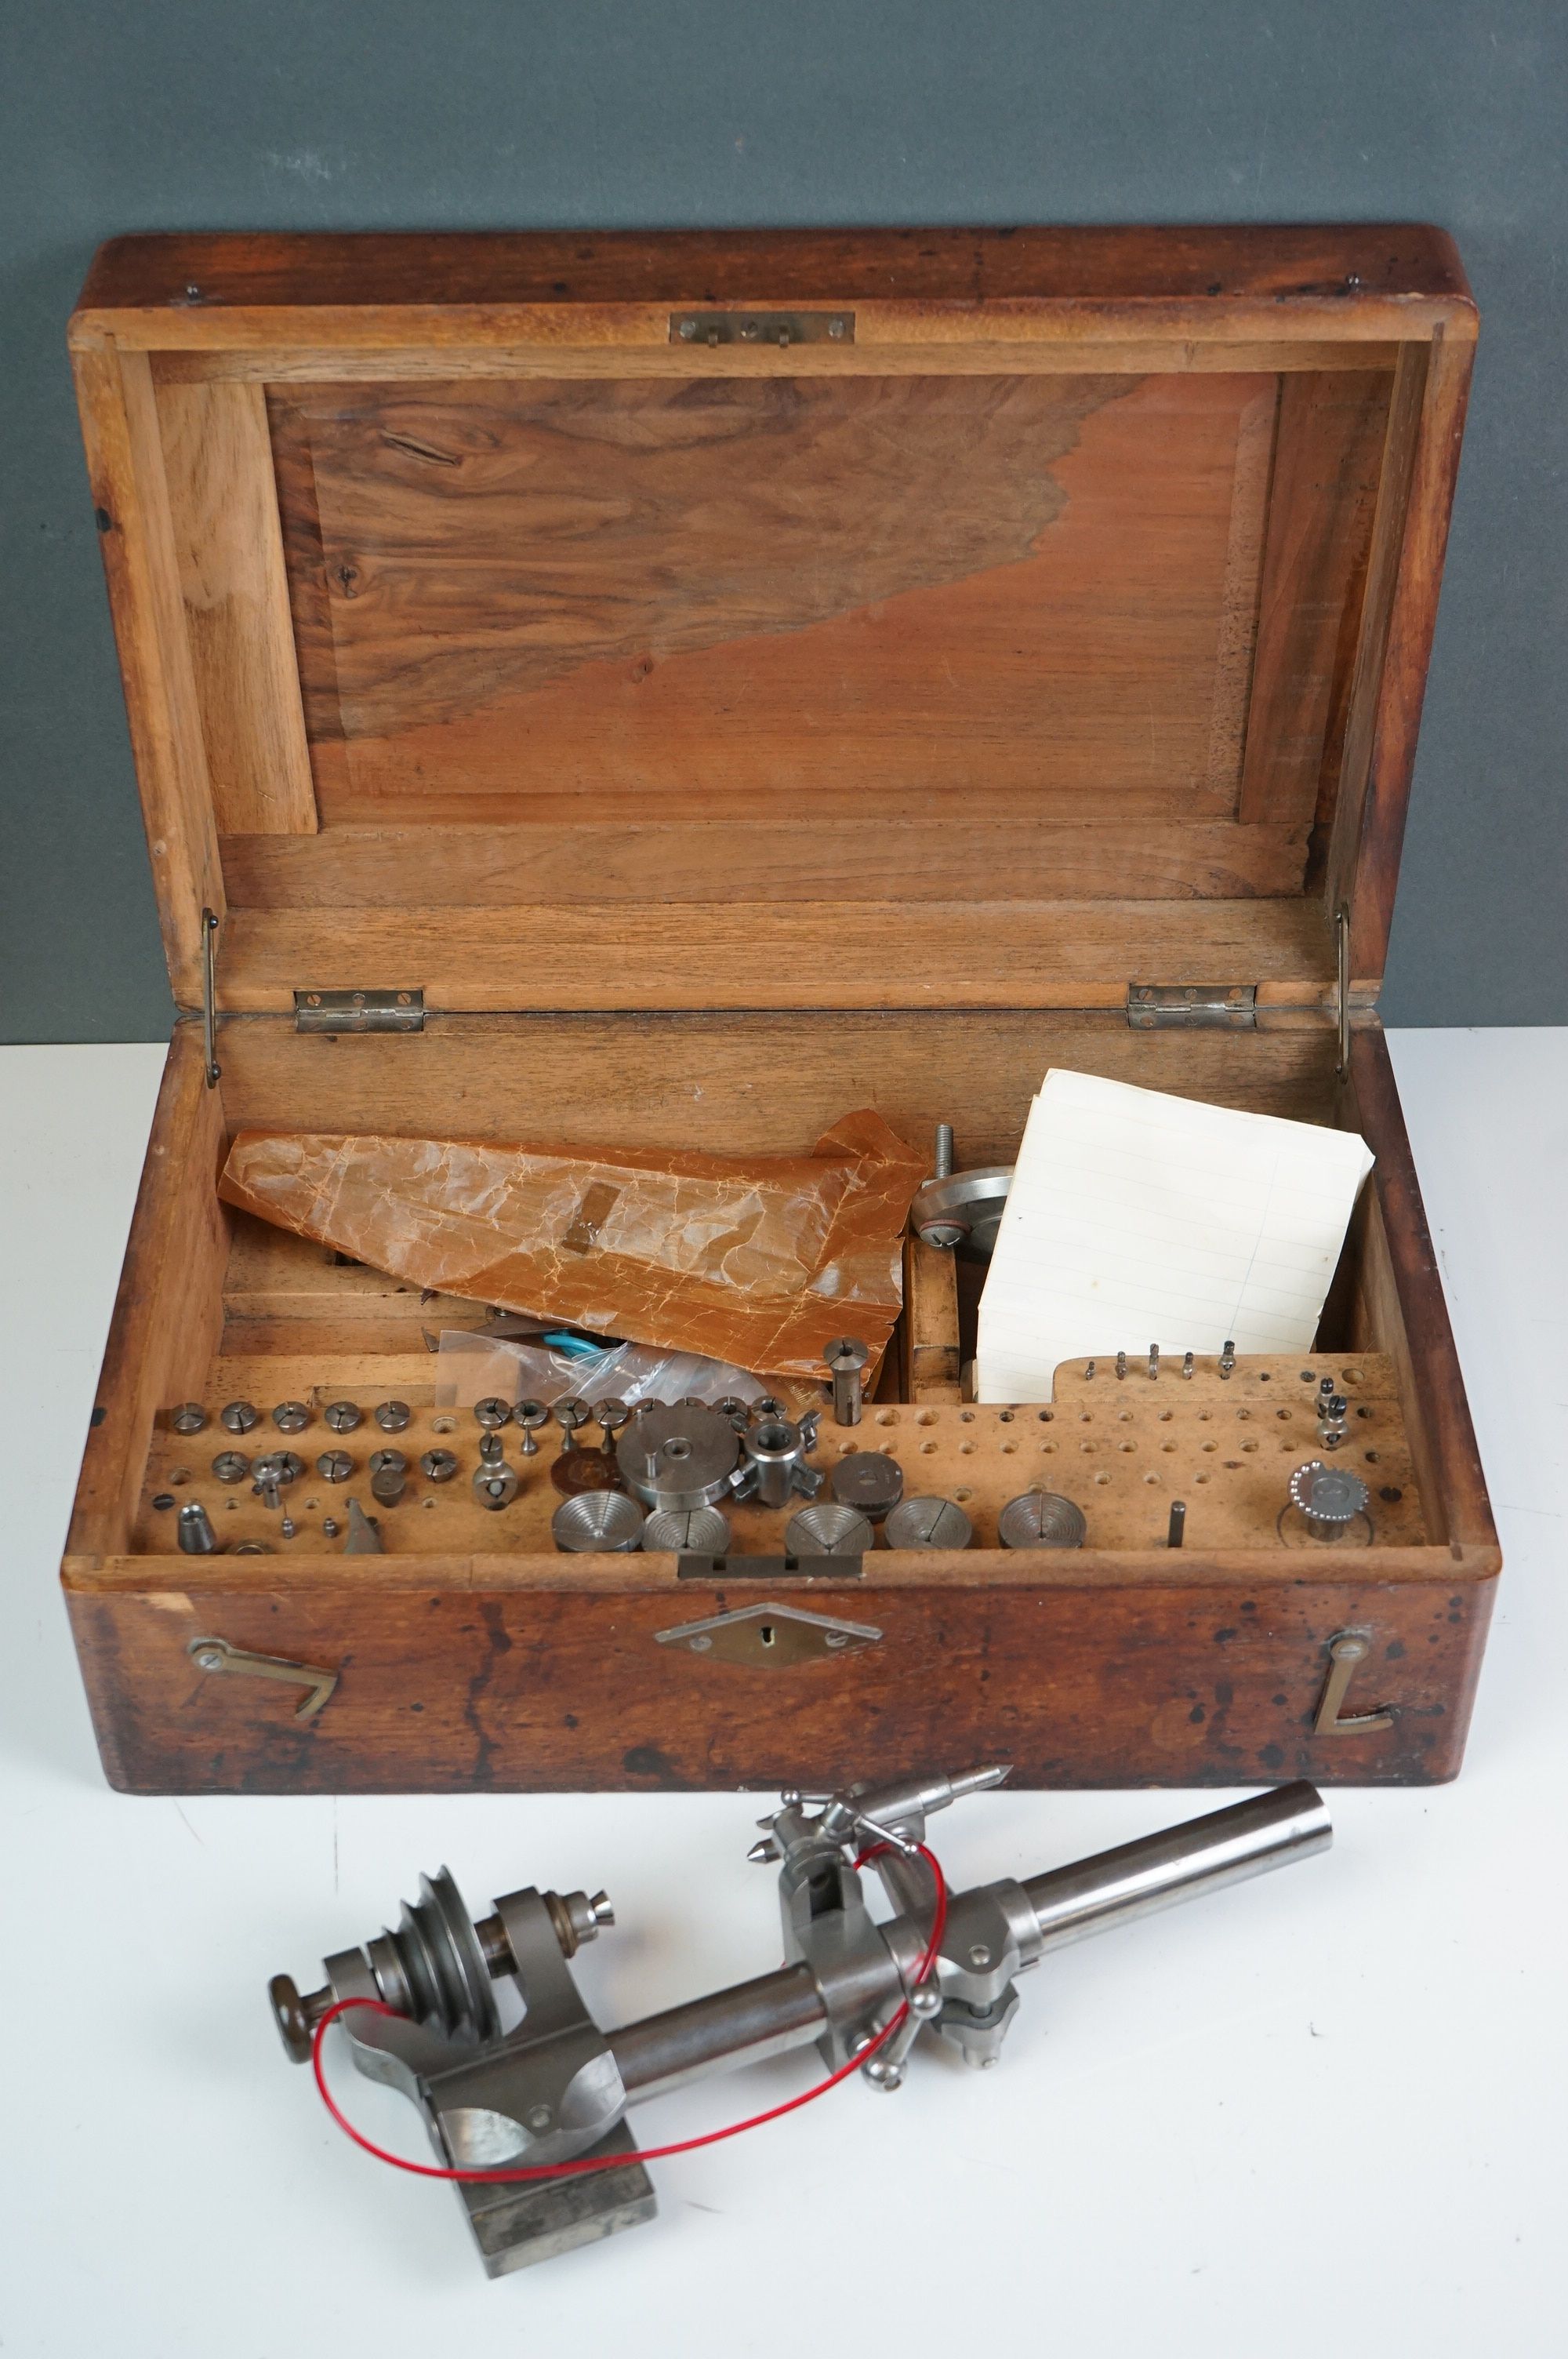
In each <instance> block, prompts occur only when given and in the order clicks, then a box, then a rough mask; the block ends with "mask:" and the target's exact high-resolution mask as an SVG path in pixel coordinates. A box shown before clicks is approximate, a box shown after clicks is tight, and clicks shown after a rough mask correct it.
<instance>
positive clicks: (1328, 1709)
mask: <svg viewBox="0 0 1568 2359" xmlns="http://www.w3.org/2000/svg"><path fill="white" fill-rule="evenodd" d="M1371 1651H1372V1641H1371V1639H1370V1638H1369V1637H1368V1636H1367V1634H1366V1632H1365V1631H1364V1630H1341V1631H1340V1632H1339V1634H1338V1636H1337V1637H1334V1638H1331V1639H1330V1640H1329V1642H1328V1676H1327V1678H1326V1679H1325V1680H1324V1683H1323V1694H1322V1695H1321V1697H1320V1698H1319V1700H1318V1707H1317V1714H1316V1717H1315V1718H1314V1721H1313V1724H1312V1733H1313V1734H1314V1736H1365V1735H1366V1734H1368V1732H1369V1731H1370V1730H1372V1729H1375V1728H1392V1726H1393V1724H1394V1715H1393V1713H1392V1712H1343V1713H1342V1712H1341V1711H1340V1709H1339V1707H1340V1705H1341V1704H1342V1703H1343V1702H1344V1701H1345V1698H1346V1694H1347V1692H1348V1690H1349V1687H1350V1682H1351V1680H1353V1679H1354V1678H1355V1676H1356V1673H1357V1668H1358V1666H1359V1665H1361V1664H1362V1663H1364V1662H1365V1661H1366V1659H1367V1658H1368V1655H1369V1654H1370V1653H1371Z"/></svg>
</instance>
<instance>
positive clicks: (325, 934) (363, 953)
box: [218, 897, 1332, 1015]
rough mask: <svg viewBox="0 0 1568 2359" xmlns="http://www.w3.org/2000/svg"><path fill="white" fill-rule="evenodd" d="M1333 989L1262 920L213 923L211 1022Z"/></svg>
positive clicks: (1079, 915)
mask: <svg viewBox="0 0 1568 2359" xmlns="http://www.w3.org/2000/svg"><path fill="white" fill-rule="evenodd" d="M1330 973H1332V960H1331V955H1330V938H1329V935H1328V933H1327V929H1325V925H1324V923H1323V918H1322V913H1321V912H1320V911H1319V910H1318V909H1316V908H1310V907H1308V905H1307V904H1305V903H1304V902H1300V901H1292V900H1278V901H1121V900H1115V901H1046V902H1041V901H996V902H991V903H986V902H976V901H960V902H951V901H932V902H910V903H905V904H902V905H901V904H900V903H898V902H895V901H849V900H844V901H778V902H774V903H771V904H770V903H767V902H765V901H762V900H758V901H745V900H741V899H740V898H738V897H737V898H733V899H731V900H729V901H726V902H691V903H687V904H685V905H683V904H680V903H677V902H667V901H654V902H651V903H650V904H648V905H647V906H646V907H645V908H639V909H637V910H636V911H635V912H634V913H631V914H629V915H627V916H625V917H620V916H618V913H617V912H616V910H615V908H614V907H613V905H611V904H609V903H605V904H601V905H598V906H595V905H593V904H583V903H560V902H555V903H543V904H539V905H535V906H532V907H531V906H529V905H528V904H526V903H513V904H511V905H510V906H508V907H505V908H462V909H451V908H400V909H395V910H384V909H362V910H359V911H357V912H355V913H354V914H353V915H352V916H351V917H348V918H345V917H344V916H343V915H342V914H341V912H332V911H328V910H319V909H304V910H250V909H240V910H236V911H234V912H232V914H231V917H230V919H229V922H228V924H227V925H226V926H225V927H224V929H223V931H222V935H221V936H220V938H219V962H218V1002H219V1006H221V1007H224V1008H235V1009H252V1010H263V1011H265V1010H272V1011H274V1012H283V1013H287V1014H289V1015H292V1013H293V1010H294V994H295V992H296V991H297V990H301V991H312V990H314V991H320V990H353V989H355V988H356V987H358V988H362V987H363V986H364V985H365V984H367V983H371V984H375V985H376V986H377V987H381V986H386V987H388V988H395V989H409V988H412V989H416V990H422V991H423V992H424V994H425V997H426V1004H427V1006H429V1007H431V1008H454V1009H460V1010H468V1009H494V1010H496V1011H498V1012H504V1011H509V1010H514V1009H518V1008H525V1007H544V1008H555V1009H560V1010H566V1009H571V1008H595V1007H643V1008H658V1007H664V1008H679V1007H692V1006H697V1007H923V1006H924V1007H944V1006H946V1007H951V1006H967V1007H999V1008H1000V1007H1124V1006H1125V1005H1126V999H1127V986H1128V984H1129V983H1130V982H1132V981H1134V980H1138V981H1147V982H1171V983H1185V982H1203V983H1206V982H1210V981H1213V982H1222V981H1223V982H1227V983H1228V982H1231V981H1242V980H1245V981H1247V982H1257V983H1260V984H1279V985H1280V986H1281V990H1280V994H1279V998H1280V1004H1281V1005H1286V1004H1289V1005H1303V1006H1306V1005H1311V1004H1314V1001H1315V998H1316V991H1315V988H1314V986H1315V985H1316V984H1320V983H1321V982H1323V981H1324V980H1325V979H1326V978H1327V977H1328V975H1329V974H1330Z"/></svg>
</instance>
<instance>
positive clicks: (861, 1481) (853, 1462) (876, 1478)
mask: <svg viewBox="0 0 1568 2359" xmlns="http://www.w3.org/2000/svg"><path fill="white" fill-rule="evenodd" d="M830 1479H831V1482H832V1486H833V1496H834V1497H835V1498H836V1499H837V1500H838V1505H839V1506H841V1507H856V1508H858V1509H859V1510H860V1514H861V1515H862V1516H866V1517H869V1518H870V1519H871V1522H872V1523H873V1524H880V1523H881V1520H882V1517H884V1516H886V1515H888V1514H890V1513H891V1512H892V1509H893V1508H894V1507H896V1506H897V1505H898V1503H899V1501H900V1500H901V1499H902V1498H903V1467H902V1466H901V1465H900V1464H899V1462H898V1460H897V1459H896V1458H889V1457H888V1456H887V1455H886V1453H885V1452H884V1451H880V1450H851V1451H850V1452H849V1456H848V1457H847V1458H840V1460H839V1461H838V1464H837V1466H835V1467H834V1469H833V1473H832V1476H831V1478H830Z"/></svg>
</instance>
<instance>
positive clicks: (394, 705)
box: [272, 375, 1272, 827]
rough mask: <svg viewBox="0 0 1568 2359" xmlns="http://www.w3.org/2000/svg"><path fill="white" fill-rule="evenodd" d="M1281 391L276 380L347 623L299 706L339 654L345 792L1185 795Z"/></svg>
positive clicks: (1017, 799) (736, 798) (433, 797)
mask: <svg viewBox="0 0 1568 2359" xmlns="http://www.w3.org/2000/svg"><path fill="white" fill-rule="evenodd" d="M1271 386H1272V380H1271V379H1263V378H1257V377H1249V376H1229V375H1216V376H1209V377H1204V378H1185V377H1180V376H1160V377H1156V378H1152V379H1148V380H1139V379H1135V378H1134V379H1129V378H1125V377H1114V378H1094V377H1084V378H1055V379H1028V378H1010V377H1005V376H998V377H993V378H969V379H967V380H964V381H963V382H961V383H959V382H956V381H954V380H949V379H935V378H910V379H903V380H883V381H878V380H876V379H867V380H861V381H857V382H845V383H839V384H831V385H830V384H827V383H825V382H807V381H805V380H800V379H795V380H778V381H774V382H771V383H765V384H764V383H760V382H758V383H741V382H739V381H725V382H719V383H714V384H706V385H687V386H676V387H666V386H660V385H654V384H649V383H646V382H641V381H631V382H626V383H621V384H605V385H582V384H567V383H561V384H557V385H553V386H552V385H547V384H543V385H537V386H531V387H530V386H503V385H498V384H493V383H492V384H484V383H478V384H474V383H468V384H453V385H450V386H443V387H438V388H428V389H417V388H414V389H410V388H391V389H385V390H384V389H382V388H378V387H364V386H336V387H323V388H321V389H319V391H316V392H313V393H310V394H305V393H298V392H296V393H291V394H287V395H284V394H276V395H275V396H274V397H273V403H272V419H273V430H274V441H275V450H276V462H277V469H278V476H279V483H280V486H281V491H282V498H283V506H284V513H285V519H286V534H287V538H288V542H289V546H290V549H291V550H293V549H297V548H298V547H300V546H301V540H300V536H299V533H298V531H297V527H296V525H295V523H294V521H293V519H294V517H295V516H296V514H297V513H298V512H303V511H305V510H307V509H308V506H309V505H310V503H311V502H312V500H313V501H314V507H315V514H316V516H318V517H319V532H320V545H321V560H320V562H321V566H322V569H323V572H322V578H323V580H324V582H325V585H326V606H327V614H328V618H329V621H330V651H329V649H328V648H327V647H326V646H325V645H324V643H323V641H322V636H321V634H320V631H319V627H318V628H316V629H313V630H312V631H311V633H310V635H309V636H308V637H302V640H301V659H302V665H303V668H304V670H305V674H306V683H307V684H306V695H307V703H308V709H309V710H310V712H312V715H313V716H314V715H316V714H317V713H318V712H319V711H321V710H322V709H323V708H324V706H325V703H326V701H327V685H328V684H327V678H326V675H327V672H328V669H329V653H330V674H331V682H332V685H333V688H334V690H335V695H336V699H337V707H338V722H337V727H336V731H335V732H334V734H341V737H342V739H343V742H344V745H345V746H346V749H347V768H348V777H349V784H348V788H347V789H346V790H343V789H341V788H331V787H330V786H329V785H328V783H327V782H326V781H325V780H323V781H322V795H323V801H322V817H323V820H324V821H325V822H326V823H328V824H349V823H354V822H364V821H375V820H382V821H384V820H388V819H391V820H400V821H403V822H405V823H406V822H407V821H410V820H415V821H449V820H450V819H451V818H453V817H454V816H461V817H464V818H467V819H479V818H489V819H493V820H496V821H503V820H504V819H506V818H508V817H510V816H511V815H512V814H513V813H514V811H515V810H517V809H518V808H519V807H520V806H524V807H527V806H529V805H532V806H534V807H535V808H536V807H537V806H538V805H539V804H541V803H543V802H548V803H549V804H550V805H551V806H558V805H559V804H560V803H562V802H563V801H565V802H567V803H568V804H569V802H570V800H571V799H572V798H573V797H577V796H588V797H591V798H595V799H597V798H598V797H599V796H600V795H601V794H604V793H605V792H606V791H615V792H617V793H619V794H620V795H622V796H627V795H630V796H632V797H633V798H641V799H642V800H643V809H644V811H646V810H647V808H648V798H649V797H651V796H652V797H654V798H662V797H663V796H665V795H667V794H671V793H677V792H686V793H691V794H694V795H696V794H699V795H700V796H701V797H702V798H703V799H704V803H705V807H706V809H707V810H708V812H709V813H710V814H713V815H718V814H719V812H729V811H732V810H737V809H742V810H743V807H744V798H745V795H746V793H747V790H748V789H751V790H752V791H753V792H755V793H757V794H761V795H762V796H765V797H766V799H767V801H768V804H769V806H770V808H772V807H774V806H775V805H776V801H777V799H779V798H784V799H788V800H789V801H791V802H793V801H794V799H795V798H797V797H809V798H811V799H812V800H813V801H814V802H815V803H817V804H820V803H821V802H822V801H823V800H825V799H826V800H828V801H832V800H835V799H836V800H837V801H838V805H839V807H840V808H842V809H845V810H857V809H860V808H861V807H863V805H864V802H865V799H866V797H867V796H868V795H871V796H873V797H874V796H878V795H881V794H884V793H890V792H891V793H894V794H899V795H903V796H910V795H919V796H921V797H922V798H925V799H927V801H928V805H929V816H928V820H927V821H926V824H927V825H929V826H932V827H935V826H938V825H941V824H943V823H944V822H947V821H950V820H951V819H952V818H954V817H955V816H957V814H958V813H959V812H960V811H961V810H963V806H964V802H965V799H966V798H967V797H968V795H969V794H971V793H973V792H975V791H977V790H978V791H992V792H1004V791H1005V792H1006V793H1007V794H1008V795H1009V797H1010V801H1011V810H1012V811H1013V812H1015V813H1017V814H1018V815H1019V816H1021V817H1022V818H1025V819H1029V818H1033V817H1039V816H1043V815H1045V814H1046V813H1047V812H1049V811H1050V810H1052V808H1053V806H1054V808H1055V811H1056V815H1058V816H1063V817H1065V816H1068V815H1070V816H1072V817H1073V818H1075V819H1076V820H1077V821H1079V822H1080V823H1081V822H1083V821H1093V820H1095V819H1098V818H1099V817H1102V816H1113V815H1116V814H1119V813H1125V814H1132V813H1138V814H1141V815H1144V816H1165V817H1169V816H1172V815H1173V814H1177V813H1181V812H1183V811H1184V810H1188V809H1190V807H1191V804H1192V801H1193V798H1194V795H1195V791H1196V790H1197V788H1199V786H1200V784H1202V785H1206V784H1207V782H1208V779H1209V775H1210V769H1211V760H1212V754H1211V740H1212V735H1213V712H1214V704H1215V695H1216V684H1217V671H1218V666H1219V654H1220V645H1221V639H1222V636H1224V635H1225V634H1226V631H1227V619H1228V617H1227V595H1228V596H1229V597H1230V598H1231V599H1232V600H1234V595H1235V590H1234V577H1235V572H1236V561H1237V560H1236V552H1235V550H1234V549H1233V547H1232V540H1233V524H1234V518H1235V515H1236V510H1237V486H1238V442H1239V441H1240V440H1242V438H1243V431H1244V426H1249V425H1250V422H1251V421H1252V420H1253V419H1255V418H1256V415H1257V409H1258V404H1259V402H1260V399H1267V398H1270V397H1271ZM1241 481H1242V483H1243V484H1244V485H1245V484H1246V483H1247V481H1248V477H1247V471H1246V470H1245V469H1243V470H1242V471H1241ZM1251 528H1252V530H1254V531H1256V529H1257V520H1256V519H1255V520H1254V522H1253V525H1252V527H1251ZM1255 561H1256V559H1255V551H1254V554H1253V559H1252V562H1254V564H1255ZM1244 570H1245V569H1244ZM1231 669H1232V672H1234V669H1235V667H1234V665H1232V668H1231ZM1231 800H1232V802H1233V801H1234V796H1232V797H1231Z"/></svg>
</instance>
